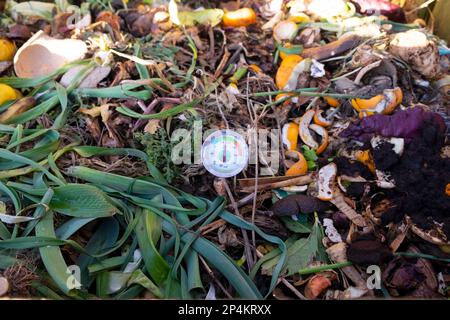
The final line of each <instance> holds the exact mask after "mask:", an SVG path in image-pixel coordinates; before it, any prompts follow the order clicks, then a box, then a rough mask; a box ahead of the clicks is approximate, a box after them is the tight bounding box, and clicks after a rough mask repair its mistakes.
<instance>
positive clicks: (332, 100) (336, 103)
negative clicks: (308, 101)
mask: <svg viewBox="0 0 450 320" xmlns="http://www.w3.org/2000/svg"><path fill="white" fill-rule="evenodd" d="M324 99H325V101H326V102H327V103H328V105H329V106H330V107H332V108H338V107H340V105H341V103H340V102H339V100H337V99H335V98H331V97H324Z"/></svg>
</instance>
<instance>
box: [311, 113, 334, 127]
mask: <svg viewBox="0 0 450 320" xmlns="http://www.w3.org/2000/svg"><path fill="white" fill-rule="evenodd" d="M322 112H323V110H319V109H317V110H316V112H315V114H314V118H313V121H314V123H315V124H318V125H319V126H322V127H329V126H331V125H332V124H333V122H332V121H331V120H328V119H327V118H325V117H323V116H322Z"/></svg>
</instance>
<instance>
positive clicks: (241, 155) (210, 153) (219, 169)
mask: <svg viewBox="0 0 450 320" xmlns="http://www.w3.org/2000/svg"><path fill="white" fill-rule="evenodd" d="M247 162H248V146H247V143H246V142H245V140H244V138H243V137H242V136H241V135H240V134H238V133H236V132H234V131H231V130H219V131H216V132H214V133H213V134H211V135H209V136H208V138H206V140H205V142H204V143H203V145H202V163H203V165H204V166H205V168H206V170H208V171H209V172H210V173H212V174H213V175H215V176H217V177H222V178H229V177H233V176H235V175H237V174H238V173H239V172H241V171H242V170H243V169H244V168H245V166H246V165H247Z"/></svg>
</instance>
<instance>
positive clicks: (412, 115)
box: [341, 107, 446, 142]
mask: <svg viewBox="0 0 450 320" xmlns="http://www.w3.org/2000/svg"><path fill="white" fill-rule="evenodd" d="M429 122H431V123H433V124H434V126H435V127H436V128H437V129H438V130H439V131H441V132H442V133H444V132H445V130H446V129H445V121H444V119H443V118H442V116H440V115H439V114H438V113H435V112H428V111H425V110H424V109H423V108H421V107H415V108H408V109H406V110H399V111H397V112H396V113H394V114H393V115H382V114H378V115H374V116H372V117H366V118H363V119H361V120H358V121H356V122H355V123H353V124H351V125H350V126H349V127H348V128H347V129H345V130H344V131H343V132H342V133H341V136H342V137H347V138H349V137H351V138H353V139H356V140H359V141H363V142H368V141H370V139H371V138H372V136H374V135H380V136H383V137H398V138H404V139H405V140H406V141H410V140H411V139H413V138H415V137H417V136H418V135H420V130H421V128H422V126H423V125H424V124H425V123H429Z"/></svg>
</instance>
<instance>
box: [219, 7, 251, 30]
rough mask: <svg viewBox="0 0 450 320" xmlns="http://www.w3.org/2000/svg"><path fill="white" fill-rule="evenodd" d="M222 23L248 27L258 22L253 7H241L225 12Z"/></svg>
mask: <svg viewBox="0 0 450 320" xmlns="http://www.w3.org/2000/svg"><path fill="white" fill-rule="evenodd" d="M222 23H223V25H224V26H225V27H233V28H238V27H247V26H249V25H251V24H254V23H256V13H255V11H253V9H251V8H241V9H238V10H235V11H227V12H225V13H224V15H223V18H222Z"/></svg>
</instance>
